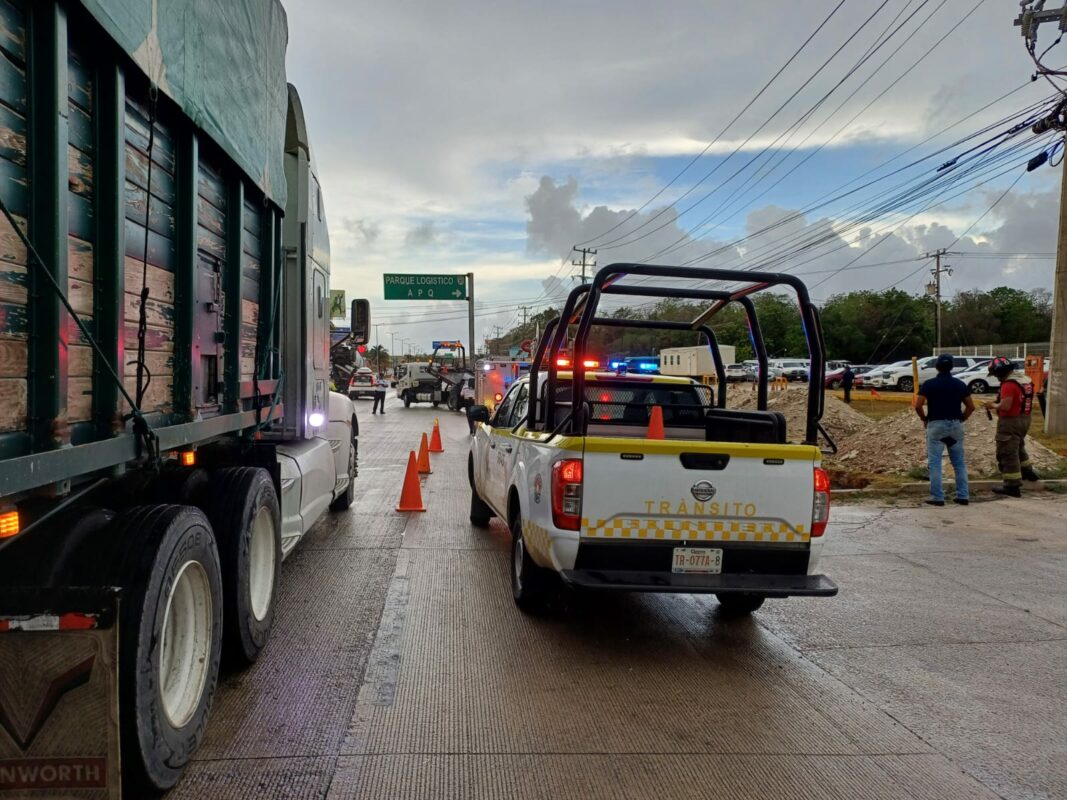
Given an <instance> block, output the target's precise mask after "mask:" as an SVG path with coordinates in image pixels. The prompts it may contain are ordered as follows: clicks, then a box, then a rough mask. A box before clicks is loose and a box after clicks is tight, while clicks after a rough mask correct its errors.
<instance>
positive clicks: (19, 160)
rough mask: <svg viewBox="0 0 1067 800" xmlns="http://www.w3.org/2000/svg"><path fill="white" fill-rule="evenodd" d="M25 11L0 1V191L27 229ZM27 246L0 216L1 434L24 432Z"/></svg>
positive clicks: (13, 3) (8, 0) (14, 0)
mask: <svg viewBox="0 0 1067 800" xmlns="http://www.w3.org/2000/svg"><path fill="white" fill-rule="evenodd" d="M26 33H27V31H26V13H25V7H24V6H23V4H22V3H21V2H17V0H0V192H2V193H3V197H4V202H5V203H7V205H8V207H9V208H10V209H11V212H12V214H13V215H14V217H15V218H16V219H17V220H18V221H19V224H20V225H21V227H22V229H23V231H25V230H26V217H27V215H28V213H29V173H28V165H27V148H26V142H27V134H28V131H27V127H28V126H27V118H28V110H29V85H28V81H27V76H26V44H27V42H26ZM26 264H27V256H26V248H25V247H24V246H23V244H22V242H21V241H20V240H19V238H18V236H17V235H16V234H15V231H14V230H13V229H12V228H11V226H10V225H9V224H8V222H7V220H6V219H3V218H0V432H9V431H21V430H24V429H25V428H26V402H27V396H28V395H27V383H26V373H27V370H28V366H29V361H28V348H27V338H28V333H29V331H28V320H27V309H26V304H27V301H28V286H29V281H28V276H27V272H26Z"/></svg>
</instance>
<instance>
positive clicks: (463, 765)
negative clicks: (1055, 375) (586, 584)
mask: <svg viewBox="0 0 1067 800" xmlns="http://www.w3.org/2000/svg"><path fill="white" fill-rule="evenodd" d="M370 406H371V404H370V401H365V402H362V401H361V402H359V411H360V425H361V433H362V436H361V439H360V466H361V469H360V477H359V486H358V490H357V497H358V499H357V501H356V503H355V505H354V506H353V508H352V510H351V511H350V512H347V513H343V514H339V515H333V516H331V517H330V518H329V519H328V520H327V521H325V522H323V523H321V524H320V525H319V526H318V527H317V528H316V529H315V530H314V531H313V532H312V534H311V535H310V536H309V538H308V539H307V540H305V541H304V542H303V543H302V544H301V546H300V547H299V548H298V550H297V551H296V553H295V554H294V555H293V556H292V557H290V558H289V559H288V561H286V563H285V565H284V567H283V571H282V583H281V587H280V596H279V598H278V612H277V617H276V619H275V628H274V634H273V638H272V640H271V642H270V645H269V646H268V648H267V650H266V651H265V653H264V655H263V656H262V658H261V659H260V661H259V663H257V664H256V665H255V666H254V667H252V668H251V669H249V670H247V671H246V672H244V673H240V674H236V675H229V676H227V677H226V678H225V679H224V681H223V683H222V685H221V686H220V689H219V692H218V694H217V696H216V699H215V706H214V710H213V711H212V717H211V721H210V725H209V729H208V733H207V737H206V741H205V742H204V745H203V746H202V747H201V749H200V751H199V753H198V754H197V760H196V762H195V763H194V764H193V766H192V767H191V768H190V769H189V771H188V773H187V774H186V776H185V778H184V780H183V781H182V783H181V784H180V785H179V786H178V788H177V789H176V790H175V791H174V792H172V793H171V797H175V798H186V797H188V798H214V799H215V800H224V799H225V798H255V799H256V800H266V798H282V797H284V798H338V799H339V798H390V799H391V798H410V799H411V800H422V798H546V800H548V799H551V800H559V799H560V798H664V799H666V798H694V800H695V798H702V799H703V798H760V799H761V800H771V799H772V798H782V799H783V800H785V799H786V798H789V799H790V800H793V799H794V798H804V799H805V800H807V798H917V799H919V798H922V799H923V800H947V799H949V798H996V797H1004V798H1064V797H1067V702H1065V694H1067V522H1065V520H1067V502H1064V501H1061V500H1057V499H1051V500H1050V499H1045V500H1023V501H1011V500H1003V501H998V502H987V503H975V504H972V505H971V506H970V507H968V508H958V507H949V508H943V509H934V508H927V507H923V508H907V509H904V508H894V509H887V508H879V507H874V506H870V507H856V506H851V507H843V506H842V507H838V508H835V510H834V514H833V520H834V522H833V524H832V525H831V528H830V531H829V537H830V539H829V544H828V551H827V555H826V556H825V560H824V568H825V571H826V572H827V573H828V574H829V575H831V576H832V577H833V578H834V579H835V580H836V581H837V582H838V583H839V584H840V586H841V592H840V594H839V595H838V596H837V597H836V598H830V599H799V598H795V599H791V600H772V601H768V602H767V604H766V605H765V606H764V608H763V609H761V610H760V611H758V612H757V613H756V614H755V615H754V616H753V617H752V618H751V619H744V620H729V619H724V618H721V617H720V616H719V614H718V611H717V605H716V602H715V600H714V598H711V597H702V596H683V595H674V596H657V595H595V596H583V595H573V594H572V595H569V596H566V597H565V598H564V599H563V600H562V601H561V602H560V603H559V604H558V607H557V608H555V609H554V611H553V612H552V613H550V614H549V615H548V616H546V617H544V618H531V617H528V616H525V615H523V614H522V613H521V612H519V610H518V609H517V608H515V606H514V605H513V603H512V601H511V596H510V588H509V582H508V580H509V578H508V555H507V551H508V548H509V538H508V534H507V532H506V530H505V529H504V528H503V526H501V525H499V524H498V523H496V522H494V525H493V527H492V529H491V530H489V531H481V530H476V529H474V528H472V527H471V526H470V525H469V523H468V520H467V513H468V503H469V493H468V488H467V478H466V467H465V465H466V457H467V448H468V438H467V427H466V422H465V420H464V418H463V417H462V416H460V415H456V414H453V413H450V412H448V411H446V410H445V409H443V408H442V409H439V410H437V411H434V410H433V409H431V408H430V407H429V406H428V405H420V406H412V408H410V409H404V408H403V407H402V406H401V405H400V404H399V403H398V402H397V401H396V399H395V398H390V401H389V406H388V413H387V414H386V415H385V416H384V417H383V416H377V415H375V416H371V415H370ZM435 415H436V416H438V417H439V418H440V420H441V425H442V431H443V434H444V440H445V449H446V452H445V453H444V454H441V455H438V456H434V458H433V469H434V472H433V474H432V475H430V476H429V477H428V478H427V479H426V480H425V481H424V484H423V493H424V498H425V500H426V503H427V505H428V507H429V511H428V512H427V513H425V514H411V515H401V514H397V513H395V512H394V511H393V507H394V505H395V504H396V501H397V498H398V496H399V491H400V481H401V476H402V469H403V465H404V463H405V462H406V457H407V452H408V450H409V449H411V448H413V447H416V446H417V444H418V437H419V434H420V433H421V432H423V431H427V432H429V430H430V427H431V425H432V422H433V418H434V416H435Z"/></svg>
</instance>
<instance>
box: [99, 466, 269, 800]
mask: <svg viewBox="0 0 1067 800" xmlns="http://www.w3.org/2000/svg"><path fill="white" fill-rule="evenodd" d="M197 499H198V501H199V504H200V505H201V506H202V507H203V510H201V508H196V507H193V506H191V505H152V506H140V507H135V508H131V509H128V510H126V511H124V512H122V513H120V514H119V515H118V516H116V518H115V520H114V522H113V523H112V525H111V526H110V528H109V530H108V531H107V536H106V539H102V540H98V541H99V542H100V543H103V542H106V546H103V547H99V546H98V547H95V548H94V549H95V551H96V563H95V564H86V565H85V568H87V569H89V570H90V571H91V572H92V573H95V575H96V576H100V577H104V578H105V579H106V580H109V581H111V582H113V584H116V585H119V586H122V587H123V593H122V597H121V600H120V603H119V615H120V616H119V628H118V630H119V634H118V635H119V674H120V675H122V676H123V678H122V680H121V681H120V689H119V693H120V694H119V709H120V718H119V725H120V730H121V744H122V765H123V785H124V790H125V793H126V794H127V795H129V796H131V797H142V796H145V795H150V794H154V793H157V792H161V791H166V790H167V789H170V788H171V787H173V786H174V785H175V784H176V783H177V782H178V779H179V778H180V777H181V774H182V772H183V771H184V769H185V767H186V765H187V764H188V762H189V760H190V759H191V757H192V755H193V753H194V752H195V751H196V749H197V747H198V746H199V744H200V741H201V739H202V738H203V735H204V731H205V730H206V727H207V721H208V713H209V711H210V708H211V702H212V699H213V697H214V694H215V687H216V684H217V682H218V677H219V670H220V666H221V665H222V664H225V665H227V666H230V667H235V668H237V667H243V666H246V665H248V664H250V663H252V662H253V661H255V660H256V658H257V657H258V656H259V654H260V652H261V651H262V650H263V648H264V647H265V646H266V644H267V641H268V639H269V637H270V629H271V625H272V624H273V621H274V605H275V604H274V600H275V589H276V586H277V581H278V575H279V569H280V565H281V529H280V512H279V506H278V499H277V495H276V493H275V490H274V484H273V482H272V481H271V479H270V476H269V475H268V474H267V472H266V471H265V470H262V469H257V468H249V467H234V468H226V469H219V470H216V471H215V472H213V473H212V474H211V480H210V482H209V484H208V485H207V486H206V487H205V488H204V490H203V493H202V494H201V495H200V496H199V497H198V498H197Z"/></svg>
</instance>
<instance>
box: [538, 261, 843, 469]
mask: <svg viewBox="0 0 1067 800" xmlns="http://www.w3.org/2000/svg"><path fill="white" fill-rule="evenodd" d="M631 276H643V277H648V278H660V279H671V280H700V281H721V282H727V283H745V284H747V285H745V286H742V287H741V288H738V289H732V290H730V289H698V288H689V289H686V288H683V287H675V286H649V285H641V286H634V285H626V284H624V283H621V281H622V280H623V279H625V278H627V277H631ZM775 286H786V287H788V288H790V289H792V290H793V291H794V292H795V293H796V296H797V303H798V306H799V308H800V316H801V322H802V324H803V330H804V339H805V341H806V342H807V345H808V356H809V357H810V359H811V369H810V371H809V376H808V408H807V424H806V427H805V435H804V442H805V444H811V445H815V444H817V440H818V435H819V433H820V432H821V433H822V434H823V436H826V438H827V440H828V441H830V445H831V447H834V445H833V442H832V440H830V437H829V436H828V435H827V434H826V431H825V430H824V429H823V427H822V425H821V423H820V421H821V419H822V414H823V408H824V402H825V388H824V386H823V380H824V375H825V369H826V353H825V348H824V341H823V335H822V322H821V321H820V319H819V311H818V309H817V308H816V307H815V305H814V304H813V303H812V302H811V297H810V296H809V294H808V289H807V287H806V286H805V285H804V282H803V281H801V280H800V279H799V278H798V277H796V276H795V275H789V274H787V273H779V272H747V271H738V270H725V269H714V268H700V267H676V266H666V265H660V264H632V263H618V264H610V265H608V266H606V267H603V268H602V269H600V270H599V271H598V272H597V273H596V275H595V276H594V278H593V281H592V283H589V284H584V285H582V286H577V287H575V288H574V289H573V290H572V291H571V292H570V294H569V295H568V296H567V302H566V303H565V304H564V306H563V311H562V312H561V313H560V315H559V317H557V318H556V319H554V320H552V321H551V322H549V323H548V325H546V326H545V331H544V334H543V335H542V336H541V339H540V341H539V342H538V343H537V351H536V353H535V354H534V357H533V361H532V363H531V365H530V400H529V406H528V408H527V411H526V415H527V416H526V427H527V429H528V430H539V429H541V428H539V425H540V423H539V422H538V418H539V417H540V418H541V419H543V420H544V428H543V429H546V430H551V431H552V433H553V435H554V434H556V433H559V432H561V431H562V430H564V429H565V428H568V427H569V431H570V433H571V434H574V435H582V434H584V427H585V421H586V414H585V409H586V406H585V404H584V403H579V404H577V405H575V403H574V401H573V398H582V397H584V396H585V370H584V369H582V368H581V367H580V365H581V363H582V361H583V360H584V357H585V352H586V343H587V341H588V338H589V332H590V331H591V330H592V328H593V327H594V326H608V327H619V328H626V327H629V328H650V329H660V330H674V331H682V330H691V331H693V332H695V333H701V334H703V335H704V338H705V339H706V340H707V342H708V347H709V348H710V350H711V355H712V360H713V361H714V364H715V373H716V377H717V378H718V383H719V385H718V392H717V405H718V407H720V408H723V407H725V404H726V371H725V367H724V366H723V363H722V355H721V353H720V352H719V345H718V340H717V339H716V337H715V333H714V331H712V329H711V327H710V325H709V324H708V321H709V320H710V319H711V318H712V317H713V316H714V315H715V314H717V313H719V312H720V311H722V309H724V308H726V307H727V306H728V305H729V304H730V303H738V304H739V305H740V306H741V307H742V308H743V309H744V311H745V318H746V321H747V323H748V331H749V338H750V339H751V342H752V349H753V350H754V351H755V354H756V360H757V362H758V364H759V376H758V383H757V395H756V407H757V408H758V409H759V410H760V411H766V410H767V389H768V380H767V346H766V342H765V340H764V338H763V331H762V329H761V328H760V324H759V320H758V319H757V316H756V307H755V304H754V303H753V302H752V297H751V296H752V295H753V294H755V293H757V292H760V291H763V290H765V289H769V288H772V287H775ZM606 294H610V295H624V296H640V297H661V298H676V299H685V300H711V301H713V302H712V304H711V305H710V306H709V307H708V309H707V310H705V311H704V312H703V313H701V314H700V315H699V316H698V317H697V318H696V319H694V320H693V321H692V322H688V323H686V322H674V321H667V320H663V321H657V320H628V319H621V318H614V317H598V316H596V310H597V306H598V305H599V302H600V298H601V297H602V296H603V295H606ZM574 324H577V326H578V327H577V332H576V334H575V337H574V348H573V352H572V353H571V362H572V364H573V365H574V367H573V373H572V378H571V383H572V392H571V397H572V400H571V401H565V400H559V399H558V398H557V396H556V395H557V392H556V389H557V386H558V384H559V366H558V364H557V359H558V357H559V354H560V353H561V352H562V351H563V350H564V349H565V347H566V345H567V331H568V328H569V326H570V325H574ZM542 368H545V369H546V370H547V379H546V389H545V394H544V409H543V413H542V414H539V413H538V408H537V405H538V402H539V401H540V398H539V392H537V391H536V389H537V378H538V374H539V373H540V372H541V371H542ZM557 407H568V408H569V413H568V414H567V416H566V417H565V418H564V419H563V420H562V421H561V422H560V423H559V424H558V425H552V421H553V420H554V419H555V412H556V408H557ZM834 449H836V448H834Z"/></svg>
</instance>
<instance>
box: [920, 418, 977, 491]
mask: <svg viewBox="0 0 1067 800" xmlns="http://www.w3.org/2000/svg"><path fill="white" fill-rule="evenodd" d="M945 439H952V440H954V441H953V443H952V444H948V443H947V442H945V441H944V440H945ZM946 447H948V458H949V461H951V462H952V470H953V471H954V472H955V473H956V498H957V499H959V500H967V499H969V494H968V493H969V491H970V487H969V486H968V485H967V464H966V462H965V460H964V458H963V423H962V422H960V421H959V420H947V419H935V420H930V422H929V423H928V424H927V426H926V457H927V462H928V464H929V467H930V497H931V498H932V499H934V500H941V501H944V499H945V491H944V489H942V488H941V456H942V454H943V453H944V449H945V448H946Z"/></svg>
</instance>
